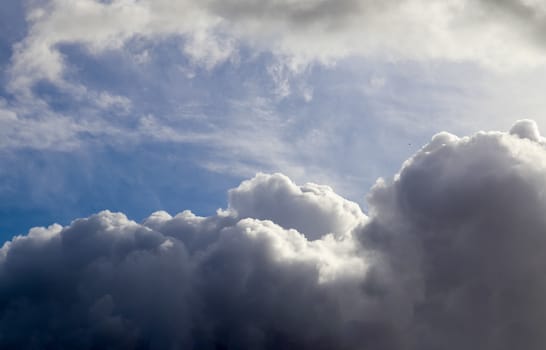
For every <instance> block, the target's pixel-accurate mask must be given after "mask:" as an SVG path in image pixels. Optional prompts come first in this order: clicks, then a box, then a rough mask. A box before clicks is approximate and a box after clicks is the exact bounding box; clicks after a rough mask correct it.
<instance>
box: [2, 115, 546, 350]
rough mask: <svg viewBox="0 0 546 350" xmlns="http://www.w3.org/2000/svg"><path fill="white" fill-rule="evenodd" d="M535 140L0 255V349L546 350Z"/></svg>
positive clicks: (545, 204)
mask: <svg viewBox="0 0 546 350" xmlns="http://www.w3.org/2000/svg"><path fill="white" fill-rule="evenodd" d="M541 140H542V138H541V137H540V134H539V133H538V128H537V127H536V125H535V124H534V123H533V122H532V121H529V120H524V121H520V122H518V123H517V124H516V125H515V126H514V127H513V128H512V129H511V131H510V132H509V133H501V132H480V133H478V134H476V135H473V136H471V137H463V138H459V137H456V136H454V135H451V134H448V133H440V134H438V135H436V136H434V137H433V139H432V140H431V142H430V143H429V144H427V145H426V146H424V147H423V148H422V149H421V150H419V151H418V152H417V153H416V154H415V155H414V156H413V157H411V158H410V159H409V160H408V161H406V162H405V163H404V165H403V166H402V169H401V170H400V172H399V173H398V174H397V175H396V176H395V177H394V178H393V179H392V180H379V181H378V182H377V184H376V185H375V186H374V188H373V189H372V190H371V192H370V195H369V208H370V210H369V217H366V216H365V215H364V214H363V213H362V212H361V210H360V209H359V208H358V206H357V205H356V204H355V203H352V202H349V201H347V200H345V199H343V198H341V197H339V196H337V195H336V194H335V193H334V192H333V191H332V190H331V189H330V188H328V187H324V186H319V185H314V184H306V185H304V186H297V185H295V184H294V183H292V182H291V181H290V180H289V179H288V178H286V177H284V176H283V175H280V174H275V175H264V174H259V175H257V176H256V177H255V178H254V179H251V180H248V181H245V182H243V183H242V184H241V185H240V186H239V187H238V188H236V189H233V190H232V191H230V193H229V203H228V209H227V210H223V211H219V212H218V213H217V214H216V215H213V216H210V217H198V216H195V215H194V214H192V213H191V212H190V211H184V212H182V213H180V214H178V215H176V216H174V217H172V216H170V215H169V214H167V213H166V212H157V213H154V214H152V215H151V216H150V217H149V218H147V219H146V220H144V222H143V223H141V224H139V223H136V222H133V221H130V220H128V219H127V218H126V217H125V216H124V215H123V214H120V213H111V212H108V211H104V212H101V213H99V214H96V215H93V216H91V217H89V218H85V219H78V220H75V221H74V222H72V223H71V224H70V225H68V226H66V227H61V226H59V225H53V226H51V227H49V228H35V229H33V230H31V231H30V232H29V234H27V235H25V236H19V237H15V238H14V239H12V240H11V241H9V242H7V243H5V245H4V246H3V248H2V249H1V250H0V316H1V317H0V344H1V345H2V347H6V348H22V349H25V348H27V349H31V348H79V349H98V348H109V347H117V348H120V347H123V348H133V349H148V348H149V349H164V348H175V349H176V348H196V349H197V348H198V349H219V348H222V349H273V348H275V349H276V348H285V349H302V348H303V349H415V350H417V349H419V350H421V349H425V350H426V349H439V348H441V349H454V350H455V349H461V348H470V349H475V348H479V349H496V350H497V349H514V348H516V347H518V348H525V349H543V348H544V346H545V345H546V337H545V335H544V333H543V331H542V324H543V321H544V319H545V317H546V303H544V301H543V295H544V294H545V293H546V279H545V278H544V269H545V268H546V258H545V255H544V250H545V249H546V235H545V228H546V220H545V219H544V215H543V213H544V211H545V210H546V192H545V191H544V188H546V150H545V149H544V146H543V144H542V141H541Z"/></svg>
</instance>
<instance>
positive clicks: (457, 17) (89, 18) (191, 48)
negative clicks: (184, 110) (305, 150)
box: [10, 0, 546, 93]
mask: <svg viewBox="0 0 546 350" xmlns="http://www.w3.org/2000/svg"><path fill="white" fill-rule="evenodd" d="M27 7H28V14H27V21H28V22H29V30H28V35H27V36H26V37H25V39H24V40H22V41H21V42H19V43H18V44H16V45H15V47H14V55H13V59H12V63H13V64H12V67H11V75H12V78H11V82H10V87H11V89H12V90H13V91H18V92H25V91H26V92H27V93H28V91H29V90H28V89H29V88H30V87H31V86H32V85H33V84H34V83H35V82H37V81H39V80H42V79H45V80H49V81H53V82H56V83H58V84H61V85H62V84H63V83H64V82H63V71H64V62H63V55H62V54H61V52H60V51H59V49H60V46H61V45H63V44H67V43H78V44H83V45H84V46H85V47H87V48H88V49H89V50H90V51H91V52H92V53H97V52H101V51H104V50H107V49H119V48H122V47H123V46H124V45H125V44H126V43H127V42H128V41H129V40H131V39H135V38H147V39H152V40H163V39H165V38H171V37H179V38H184V39H185V41H184V42H183V44H182V51H183V52H184V53H185V54H186V55H188V57H190V59H191V60H192V61H193V62H194V63H195V64H197V65H200V66H203V67H205V68H207V69H211V68H212V67H214V66H215V65H217V64H218V63H221V62H224V61H226V60H229V59H233V60H237V52H238V50H239V48H240V47H241V46H243V47H250V48H251V49H252V50H254V51H257V52H264V51H265V52H272V53H274V54H276V55H278V56H279V57H282V58H283V60H285V61H286V63H287V65H288V66H290V67H291V68H292V69H294V70H298V69H300V68H301V66H302V65H305V64H307V63H309V62H313V61H320V62H332V61H335V60H336V59H338V58H341V57H346V56H352V55H364V56H371V57H381V58H386V59H394V60H398V59H410V60H412V59H417V60H422V59H424V60H428V59H447V60H455V61H460V60H470V61H477V62H480V63H484V64H486V65H488V66H491V67H503V68H505V67H508V66H528V65H537V64H543V63H544V40H543V37H544V35H543V34H544V31H545V24H544V15H545V13H546V12H545V7H544V5H543V4H542V3H541V2H537V1H523V0H505V1H488V0H482V1H468V0H450V1H422V0H398V1H393V0H390V1H371V0H363V1H357V0H343V1H332V0H312V1H304V2H302V1H294V0H283V1H253V0H230V1H216V0H209V1H199V2H195V1H186V0H178V1H157V0H155V1H148V0H144V1H125V0H114V1H108V2H106V1H94V0H77V1H68V2H67V1H59V0H51V1H46V2H32V1H29V2H28V3H27ZM146 56H147V52H146V51H145V50H144V51H143V52H142V53H138V54H137V55H136V56H135V59H137V61H143V60H144V61H145V60H146Z"/></svg>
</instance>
